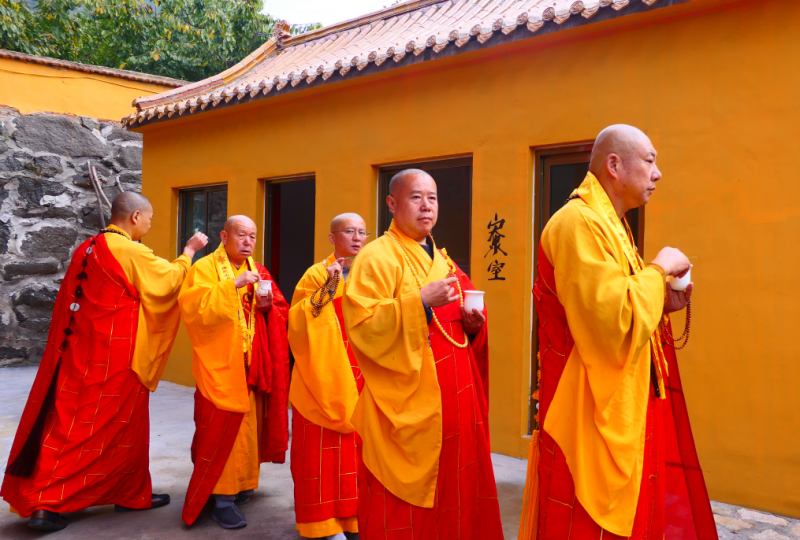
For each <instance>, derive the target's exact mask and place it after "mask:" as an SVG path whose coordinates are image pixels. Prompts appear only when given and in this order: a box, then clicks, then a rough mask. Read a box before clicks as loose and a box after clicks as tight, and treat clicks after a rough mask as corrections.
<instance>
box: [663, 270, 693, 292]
mask: <svg viewBox="0 0 800 540" xmlns="http://www.w3.org/2000/svg"><path fill="white" fill-rule="evenodd" d="M692 266H694V265H692ZM691 282H692V267H691V266H690V267H689V270H687V271H686V275H685V276H683V277H681V278H679V277H674V276H667V283H669V287H670V289H672V290H673V291H685V290H686V287H688V286H689V283H691Z"/></svg>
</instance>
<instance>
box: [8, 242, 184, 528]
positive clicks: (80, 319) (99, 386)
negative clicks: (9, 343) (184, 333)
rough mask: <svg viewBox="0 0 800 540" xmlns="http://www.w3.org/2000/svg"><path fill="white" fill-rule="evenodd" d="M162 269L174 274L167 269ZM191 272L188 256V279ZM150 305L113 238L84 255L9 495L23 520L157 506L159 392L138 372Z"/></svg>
mask: <svg viewBox="0 0 800 540" xmlns="http://www.w3.org/2000/svg"><path fill="white" fill-rule="evenodd" d="M112 228H113V227H112ZM111 234H113V233H111ZM126 238H127V236H126ZM114 240H119V239H117V238H115V239H114ZM109 242H110V241H109ZM125 242H131V241H130V239H129V238H128V239H127V240H124V241H123V247H124V248H125V249H127V250H129V252H131V251H132V252H133V253H134V257H135V256H136V254H143V253H144V254H148V255H149V257H150V260H151V261H152V260H156V259H157V258H156V257H154V256H153V255H152V252H151V251H150V250H149V249H147V248H146V247H144V246H142V245H141V244H134V243H132V242H131V243H130V244H129V245H124V243H125ZM159 264H163V265H164V268H166V269H167V270H166V271H171V270H169V268H168V265H169V263H167V261H163V260H162V261H161V263H159ZM189 265H190V261H189V259H188V257H185V262H184V263H183V267H184V270H183V272H185V269H187V268H188V267H189ZM176 268H177V267H176ZM183 275H185V274H181V275H180V278H179V281H175V283H176V284H177V286H180V282H181V281H182V280H183ZM164 279H165V280H166V279H167V278H166V276H164ZM145 285H146V284H145ZM166 285H167V289H169V284H166ZM173 288H174V291H175V296H177V291H178V288H177V287H173ZM173 302H174V300H173ZM141 304H142V301H141V298H140V294H139V292H138V291H137V290H136V288H135V287H134V286H133V285H132V284H131V282H130V281H129V279H128V277H127V276H126V273H125V271H124V270H123V267H122V266H121V265H120V263H119V262H118V261H117V259H116V258H115V257H114V255H113V254H112V252H111V250H110V249H109V247H108V243H107V241H106V235H104V234H99V235H97V236H94V237H92V238H90V239H88V240H87V241H85V242H83V243H82V244H81V245H80V246H78V248H77V249H76V250H75V253H74V254H73V256H72V260H71V262H70V265H69V268H68V269H67V272H66V275H65V276H64V280H63V281H62V283H61V288H60V290H59V293H58V297H57V299H56V303H55V307H54V308H53V318H52V322H51V324H50V333H49V336H48V339H47V347H46V349H45V352H44V355H43V357H42V361H41V364H40V366H39V371H38V372H37V374H36V380H35V381H34V383H33V387H32V389H31V392H30V397H29V398H28V402H27V404H26V406H25V410H24V412H23V414H22V418H21V420H20V423H19V428H18V430H17V435H16V437H15V439H14V444H13V446H12V448H11V454H10V456H9V460H8V463H9V467H8V469H7V470H6V475H5V479H4V481H3V487H2V490H1V491H0V494H2V496H3V498H4V499H5V500H6V501H8V503H9V504H10V505H11V507H12V508H13V509H14V510H15V511H16V512H17V513H18V514H19V515H20V517H29V516H30V515H31V514H32V513H33V512H34V511H35V510H49V511H52V512H58V513H61V512H75V511H78V510H83V509H85V508H88V507H90V506H100V505H110V504H117V505H121V506H125V507H128V508H135V509H145V508H150V507H151V490H152V488H151V482H150V471H149V452H150V419H149V399H150V392H149V390H148V388H147V387H145V386H144V384H142V381H141V380H140V378H139V376H137V373H136V372H135V371H134V370H133V369H132V359H133V357H134V350H135V345H136V341H137V340H136V336H137V330H138V325H139V320H140V319H139V317H140V309H142V305H141ZM175 322H176V324H175V326H174V330H175V331H177V319H176V321H175ZM173 338H174V333H173V334H172V336H171V338H170V339H173ZM169 346H171V342H170V344H169ZM169 346H167V347H166V349H165V352H164V354H169ZM161 369H163V367H162V368H161ZM159 376H160V371H158V374H157V375H156V378H155V380H154V381H151V382H153V383H154V384H157V379H158V377H159ZM153 389H155V386H153ZM48 393H49V394H50V395H49V397H48ZM43 403H45V404H46V405H45V406H46V407H47V410H42V404H43ZM29 439H30V440H29ZM26 441H27V443H28V444H27V445H26ZM37 453H38V454H37ZM21 454H22V455H21ZM18 458H19V461H18ZM26 461H27V465H23V463H24V462H26ZM21 471H25V472H21Z"/></svg>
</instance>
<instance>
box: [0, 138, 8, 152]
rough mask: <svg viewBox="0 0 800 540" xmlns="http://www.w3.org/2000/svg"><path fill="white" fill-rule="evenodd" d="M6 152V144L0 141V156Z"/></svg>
mask: <svg viewBox="0 0 800 540" xmlns="http://www.w3.org/2000/svg"><path fill="white" fill-rule="evenodd" d="M7 151H8V144H6V142H5V141H4V140H2V139H0V154H5V153H6V152H7Z"/></svg>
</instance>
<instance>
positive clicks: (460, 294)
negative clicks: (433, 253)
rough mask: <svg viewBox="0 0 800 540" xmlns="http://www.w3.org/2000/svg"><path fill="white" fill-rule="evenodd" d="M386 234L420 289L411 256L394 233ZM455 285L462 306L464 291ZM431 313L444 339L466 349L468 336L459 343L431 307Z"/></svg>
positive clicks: (457, 284) (418, 278) (419, 282)
mask: <svg viewBox="0 0 800 540" xmlns="http://www.w3.org/2000/svg"><path fill="white" fill-rule="evenodd" d="M386 234H388V235H389V236H390V237H391V238H392V240H394V241H395V243H396V244H397V247H399V248H400V252H401V253H402V254H403V259H405V261H406V264H407V265H408V266H409V268H411V273H412V274H414V279H416V281H417V286H418V287H419V288H420V289H421V288H422V280H421V279H420V277H419V274H417V269H416V268H414V264H413V263H412V262H411V258H410V257H409V256H408V253H406V250H405V249H404V248H403V246H402V245H401V244H400V242H399V241H398V240H397V238H395V237H394V235H393V234H392V233H390V232H389V231H386ZM432 239H433V237H431V240H432ZM448 266H449V264H448ZM450 268H451V270H452V267H450ZM456 286H457V287H458V298H459V300H460V302H461V307H462V308H463V307H464V292H463V291H462V290H461V283H459V282H458V281H456ZM431 314H432V315H433V322H435V323H436V326H437V327H438V328H439V331H440V332H441V333H442V335H443V336H444V337H445V339H447V341H449V342H450V343H451V344H452V345H453V346H455V347H458V348H459V349H466V348H467V345H469V338H468V337H465V340H464V343H459V342H458V341H456V340H455V339H453V338H452V337H450V335H449V334H448V333H447V332H445V330H444V327H443V326H442V323H440V322H439V318H438V317H437V316H436V312H435V311H433V309H431Z"/></svg>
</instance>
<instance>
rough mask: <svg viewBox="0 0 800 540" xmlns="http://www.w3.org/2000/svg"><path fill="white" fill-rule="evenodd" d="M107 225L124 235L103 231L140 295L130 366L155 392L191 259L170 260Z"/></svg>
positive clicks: (175, 327) (175, 328) (172, 338)
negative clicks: (179, 294) (134, 346)
mask: <svg viewBox="0 0 800 540" xmlns="http://www.w3.org/2000/svg"><path fill="white" fill-rule="evenodd" d="M107 228H108V229H112V230H115V231H119V232H120V233H122V234H123V235H124V236H120V235H119V234H113V233H112V234H106V235H105V240H106V243H107V244H108V249H109V250H110V251H111V254H112V255H114V258H115V259H117V262H119V264H120V266H121V267H122V270H123V271H124V272H125V276H126V277H127V278H128V281H129V282H130V283H131V285H133V287H134V288H135V289H136V291H137V292H138V293H139V298H140V299H141V306H140V309H139V326H138V329H137V331H136V348H135V349H134V353H133V360H132V362H131V369H133V371H134V372H135V373H136V375H137V376H138V377H139V380H140V381H141V382H142V384H143V385H144V386H145V387H146V388H147V389H148V390H150V391H151V392H154V391H155V389H156V387H157V386H158V381H159V380H161V374H162V373H163V372H164V367H165V366H166V365H167V358H169V352H170V350H171V349H172V344H173V342H174V341H175V336H176V334H177V333H178V325H179V324H180V321H181V313H180V309H179V308H178V303H177V300H178V293H179V292H180V289H181V285H182V284H183V280H184V278H185V277H186V273H187V272H188V270H189V267H190V266H191V265H192V259H191V258H190V257H189V256H188V255H181V256H180V257H178V258H177V259H175V260H174V261H173V262H171V263H170V262H169V261H167V260H166V259H162V258H161V257H156V255H155V254H154V253H153V250H152V249H150V248H149V247H147V246H145V245H144V244H141V243H139V242H132V241H131V239H130V236H129V235H128V234H127V233H126V232H125V231H123V230H122V229H120V228H119V227H117V226H116V225H109V226H108V227H107Z"/></svg>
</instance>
